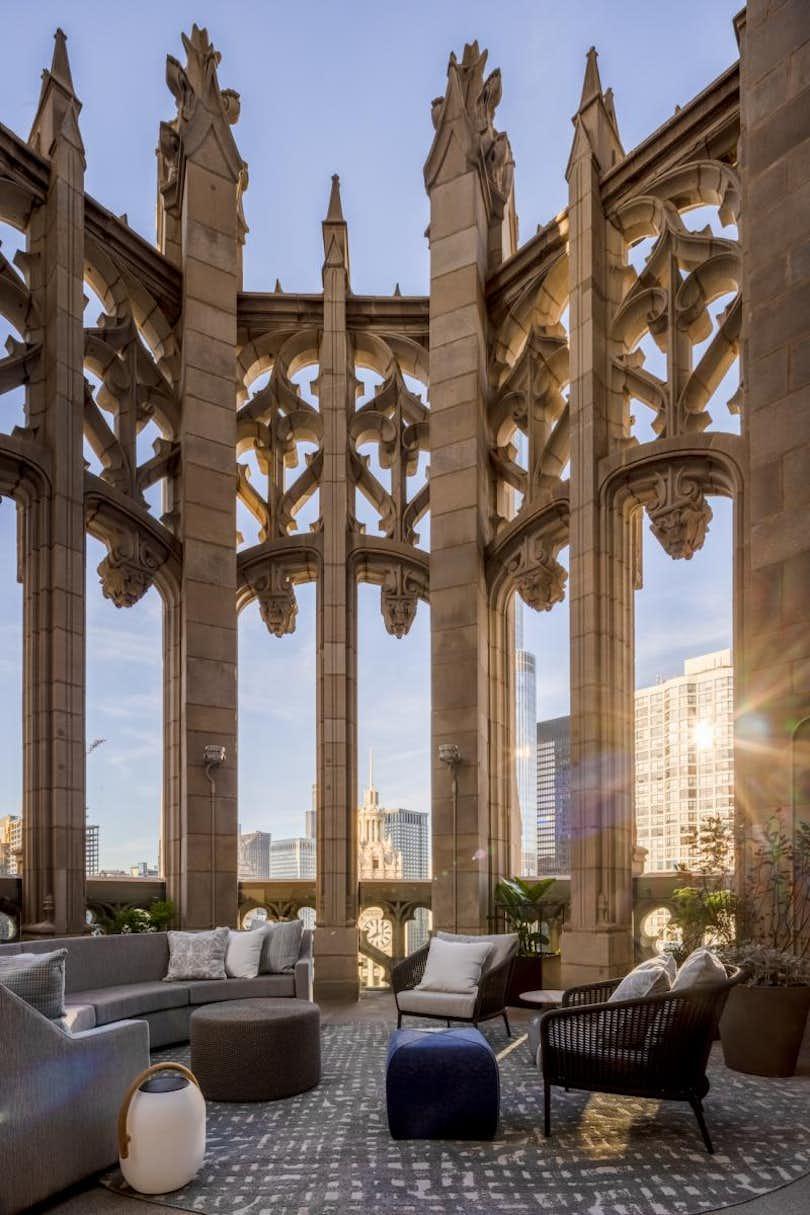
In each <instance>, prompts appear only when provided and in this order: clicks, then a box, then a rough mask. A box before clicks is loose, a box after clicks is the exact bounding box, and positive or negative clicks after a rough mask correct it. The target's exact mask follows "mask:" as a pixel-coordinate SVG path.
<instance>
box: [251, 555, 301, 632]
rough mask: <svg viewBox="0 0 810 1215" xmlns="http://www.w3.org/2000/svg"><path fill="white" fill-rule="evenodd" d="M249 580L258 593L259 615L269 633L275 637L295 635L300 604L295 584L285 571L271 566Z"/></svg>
mask: <svg viewBox="0 0 810 1215" xmlns="http://www.w3.org/2000/svg"><path fill="white" fill-rule="evenodd" d="M249 580H250V585H251V586H252V587H253V589H254V591H255V592H256V599H257V601H258V604H259V613H260V615H261V618H262V620H263V621H264V623H265V624H266V625H267V628H268V630H269V632H271V633H272V634H273V636H274V637H284V636H286V635H287V634H288V633H294V632H295V618H296V616H297V615H298V602H297V600H296V598H295V589H294V587H293V584H292V582H291V581H290V579H289V577H288V575H287V574H285V573H284V570H283V569H281V568H280V567H279V566H278V565H271V566H270V568H269V569H264V570H262V572H261V573H259V574H257V575H256V576H254V577H250V578H249Z"/></svg>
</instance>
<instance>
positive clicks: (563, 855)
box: [537, 717, 571, 876]
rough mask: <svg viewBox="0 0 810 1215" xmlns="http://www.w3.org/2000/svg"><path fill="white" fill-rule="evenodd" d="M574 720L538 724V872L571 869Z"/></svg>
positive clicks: (565, 719) (553, 719)
mask: <svg viewBox="0 0 810 1215" xmlns="http://www.w3.org/2000/svg"><path fill="white" fill-rule="evenodd" d="M570 832H571V719H570V717H552V718H549V719H548V720H547V721H539V722H538V723H537V873H538V874H539V875H541V876H542V875H546V876H549V875H551V874H557V873H568V872H570V868H571V841H570Z"/></svg>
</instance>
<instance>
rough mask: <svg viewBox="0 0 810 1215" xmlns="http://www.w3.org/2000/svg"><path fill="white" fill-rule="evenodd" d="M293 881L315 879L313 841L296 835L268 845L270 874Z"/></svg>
mask: <svg viewBox="0 0 810 1215" xmlns="http://www.w3.org/2000/svg"><path fill="white" fill-rule="evenodd" d="M269 876H270V877H271V878H273V879H274V880H275V879H276V878H289V879H291V880H293V881H295V880H301V879H303V878H314V877H315V840H314V839H311V838H310V837H309V836H305V835H296V836H292V837H291V838H290V839H286V840H273V842H272V844H271V845H270V874H269Z"/></svg>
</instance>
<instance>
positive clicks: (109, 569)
mask: <svg viewBox="0 0 810 1215" xmlns="http://www.w3.org/2000/svg"><path fill="white" fill-rule="evenodd" d="M165 560H166V553H165V552H164V551H163V550H162V549H161V547H160V546H159V545H158V544H153V543H151V542H150V540H149V539H148V537H145V536H141V535H139V534H138V533H131V534H129V535H124V534H121V536H120V538H119V539H117V540H116V542H115V543H114V544H113V545H112V546H111V547H110V551H109V553H108V554H107V556H106V557H105V558H104V560H103V561H102V562H101V563H100V564H99V567H98V575H99V579H100V581H101V590H102V592H103V594H104V598H105V599H111V600H112V602H113V603H114V604H115V606H116V607H118V608H123V607H132V606H133V605H134V604H136V603H137V602H138V600H139V599H142V598H143V596H144V595H145V594H146V592H147V591H148V590H149V588H150V586H151V585H152V583H153V582H154V578H155V574H156V573H157V571H158V570H159V569H160V567H161V566H162V565H163V563H164V562H165Z"/></svg>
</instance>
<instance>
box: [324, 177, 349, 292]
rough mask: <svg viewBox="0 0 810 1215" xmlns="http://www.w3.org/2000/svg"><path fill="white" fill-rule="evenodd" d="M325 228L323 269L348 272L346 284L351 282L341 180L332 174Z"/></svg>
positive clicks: (347, 228)
mask: <svg viewBox="0 0 810 1215" xmlns="http://www.w3.org/2000/svg"><path fill="white" fill-rule="evenodd" d="M322 228H323V269H324V271H325V270H327V269H330V270H334V269H343V270H345V272H346V282H347V284H348V281H349V226H348V224H347V223H346V220H345V219H344V218H343V205H342V203H341V200H340V178H339V177H338V175H337V173H333V174H332V188H331V190H330V192H329V206H328V207H327V209H326V218H325V219H324V221H323V224H322Z"/></svg>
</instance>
